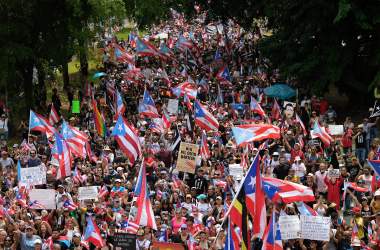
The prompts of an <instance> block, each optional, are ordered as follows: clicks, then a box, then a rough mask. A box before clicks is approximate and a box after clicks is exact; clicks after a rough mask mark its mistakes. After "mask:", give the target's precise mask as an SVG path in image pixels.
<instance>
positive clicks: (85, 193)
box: [78, 186, 98, 200]
mask: <svg viewBox="0 0 380 250" xmlns="http://www.w3.org/2000/svg"><path fill="white" fill-rule="evenodd" d="M96 198H98V187H97V186H89V187H79V189H78V200H92V199H96Z"/></svg>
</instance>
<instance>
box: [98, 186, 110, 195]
mask: <svg viewBox="0 0 380 250" xmlns="http://www.w3.org/2000/svg"><path fill="white" fill-rule="evenodd" d="M108 193H109V192H108V189H107V187H106V186H102V187H101V188H100V189H99V197H100V198H104V197H106V195H108Z"/></svg>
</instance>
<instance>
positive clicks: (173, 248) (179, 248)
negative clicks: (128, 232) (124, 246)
mask: <svg viewBox="0 0 380 250" xmlns="http://www.w3.org/2000/svg"><path fill="white" fill-rule="evenodd" d="M131 249H132V248H131ZM151 249H152V250H169V249H170V250H185V248H184V247H183V245H182V244H180V243H166V242H153V245H152V248H151Z"/></svg>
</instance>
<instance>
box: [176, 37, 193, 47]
mask: <svg viewBox="0 0 380 250" xmlns="http://www.w3.org/2000/svg"><path fill="white" fill-rule="evenodd" d="M175 46H176V48H177V49H179V50H181V51H184V50H185V49H186V48H189V49H191V48H192V47H193V43H192V42H191V41H190V40H187V39H186V38H185V37H184V36H182V35H180V36H179V38H178V40H177V42H176V44H175Z"/></svg>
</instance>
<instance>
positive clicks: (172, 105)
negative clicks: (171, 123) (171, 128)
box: [167, 99, 178, 115]
mask: <svg viewBox="0 0 380 250" xmlns="http://www.w3.org/2000/svg"><path fill="white" fill-rule="evenodd" d="M167 110H168V112H169V114H172V115H176V114H177V113H178V99H169V100H168V107H167Z"/></svg>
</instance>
